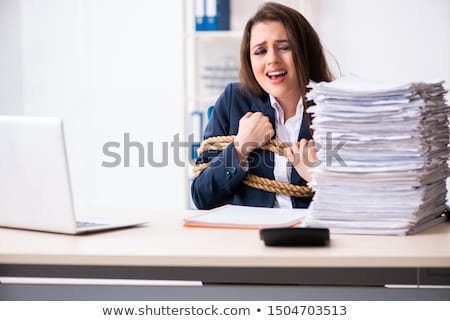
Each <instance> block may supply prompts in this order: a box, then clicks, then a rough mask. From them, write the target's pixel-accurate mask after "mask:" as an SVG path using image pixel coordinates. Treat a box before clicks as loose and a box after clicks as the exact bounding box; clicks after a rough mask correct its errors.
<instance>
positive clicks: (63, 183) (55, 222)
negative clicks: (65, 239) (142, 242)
mask: <svg viewBox="0 0 450 321" xmlns="http://www.w3.org/2000/svg"><path fill="white" fill-rule="evenodd" d="M0 195H1V196H0V198H1V199H0V226H3V227H12V228H19V229H30V230H38V231H47V232H56V233H65V234H82V233H88V232H93V231H100V230H108V229H116V228H122V227H128V226H135V225H139V224H142V223H145V222H137V221H121V222H112V220H103V219H96V220H92V221H91V220H90V221H89V222H84V223H77V221H76V215H75V210H74V203H73V197H72V188H71V181H70V174H69V167H68V161H67V153H66V146H65V139H64V130H63V123H62V121H61V119H59V118H54V117H34V116H4V115H3V116H2V115H0ZM80 225H81V226H80Z"/></svg>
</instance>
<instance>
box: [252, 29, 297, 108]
mask: <svg viewBox="0 0 450 321" xmlns="http://www.w3.org/2000/svg"><path fill="white" fill-rule="evenodd" d="M250 62H251V65H252V70H253V73H254V75H255V78H256V80H257V81H258V83H259V85H260V86H261V87H262V88H263V89H264V91H266V92H267V93H269V94H271V95H272V96H274V97H276V98H277V99H279V100H283V99H289V100H294V99H295V100H296V101H295V103H297V101H298V99H300V95H301V93H300V87H299V84H298V81H297V72H296V68H295V66H294V60H293V56H292V50H291V46H290V43H289V41H288V37H287V34H286V29H285V28H284V26H283V24H282V23H281V22H278V21H264V22H258V23H256V24H255V25H253V27H252V29H251V32H250Z"/></svg>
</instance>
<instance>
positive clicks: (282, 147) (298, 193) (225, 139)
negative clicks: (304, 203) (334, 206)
mask: <svg viewBox="0 0 450 321" xmlns="http://www.w3.org/2000/svg"><path fill="white" fill-rule="evenodd" d="M233 141H234V136H216V137H210V138H208V139H205V140H204V141H203V142H202V144H201V146H200V148H199V149H198V150H197V153H198V155H201V154H202V153H203V152H205V151H210V150H216V151H222V150H224V149H225V148H226V147H227V146H228V145H229V144H231V143H232V142H233ZM288 147H289V146H288V145H287V144H286V143H283V142H280V141H278V140H275V139H272V140H270V141H269V142H267V143H266V144H265V145H263V146H261V147H260V148H261V149H264V150H269V151H271V152H274V153H277V154H279V155H281V156H286V149H287V148H288ZM210 164H211V163H202V164H198V165H197V166H195V167H194V169H193V176H194V178H195V177H197V176H198V175H200V173H201V171H203V170H204V169H205V168H207V167H209V165H210ZM243 183H244V184H245V185H247V186H250V187H253V188H257V189H261V190H264V191H267V192H273V193H278V194H284V195H288V196H295V197H312V196H313V195H314V193H313V191H312V189H311V188H310V187H308V186H299V185H294V184H288V183H282V182H278V181H275V180H272V179H268V178H264V177H259V176H256V175H254V174H248V175H247V176H246V177H245V179H244V180H243Z"/></svg>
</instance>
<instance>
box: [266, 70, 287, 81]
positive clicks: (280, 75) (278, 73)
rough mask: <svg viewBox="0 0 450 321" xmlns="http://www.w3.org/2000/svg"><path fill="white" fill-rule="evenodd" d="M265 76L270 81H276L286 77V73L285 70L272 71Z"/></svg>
mask: <svg viewBox="0 0 450 321" xmlns="http://www.w3.org/2000/svg"><path fill="white" fill-rule="evenodd" d="M266 75H267V77H269V78H270V79H272V80H276V79H279V78H283V77H284V76H286V75H287V71H286V70H278V71H272V72H268V73H267V74H266Z"/></svg>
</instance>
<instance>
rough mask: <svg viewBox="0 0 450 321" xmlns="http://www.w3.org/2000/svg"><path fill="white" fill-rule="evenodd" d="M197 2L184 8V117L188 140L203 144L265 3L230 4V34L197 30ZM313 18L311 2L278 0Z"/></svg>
mask: <svg viewBox="0 0 450 321" xmlns="http://www.w3.org/2000/svg"><path fill="white" fill-rule="evenodd" d="M194 2H195V1H194V0H187V1H183V5H184V9H183V10H184V13H185V15H184V23H183V25H184V26H185V29H184V37H183V41H184V45H183V47H184V68H183V69H184V70H183V78H184V114H185V119H186V121H185V129H186V130H185V141H188V138H189V136H191V135H193V136H194V141H195V142H198V143H199V142H200V141H201V139H202V135H203V129H204V127H205V126H206V123H207V121H208V119H207V110H208V107H210V106H213V105H214V103H215V101H216V100H217V98H218V96H219V95H220V94H221V93H222V91H223V89H224V88H225V86H226V84H227V83H230V82H234V81H238V73H239V48H240V42H241V37H242V30H243V28H244V26H245V23H246V21H247V19H248V18H249V17H250V16H251V15H252V14H253V13H254V12H256V10H257V8H258V6H259V5H261V4H262V3H264V2H266V1H263V0H249V1H239V0H231V3H230V7H231V8H230V29H231V30H229V31H195V10H194ZM278 2H280V3H283V4H286V5H288V6H290V7H292V8H295V9H297V10H300V11H301V12H302V13H303V14H305V16H309V15H310V8H309V6H308V1H307V0H303V1H301V0H285V1H278ZM193 156H195V155H192V149H191V147H189V148H188V149H187V155H186V159H187V160H188V162H187V166H186V169H185V172H186V184H187V188H186V191H187V193H188V194H189V195H188V197H187V198H186V199H187V204H186V208H193V204H192V201H191V197H190V183H191V181H192V167H193V164H194V161H195V160H194V159H193Z"/></svg>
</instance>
